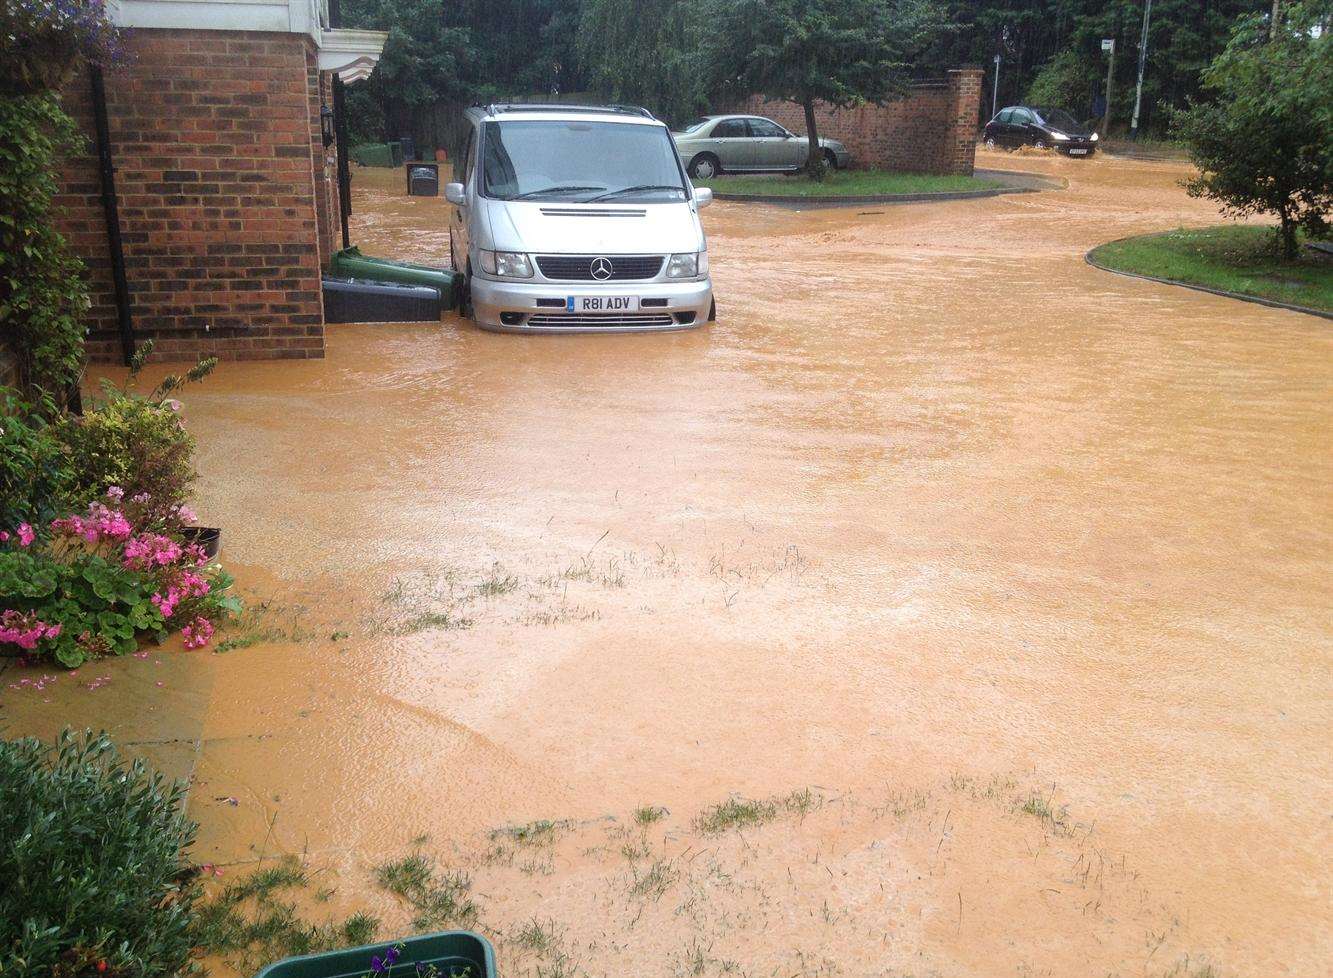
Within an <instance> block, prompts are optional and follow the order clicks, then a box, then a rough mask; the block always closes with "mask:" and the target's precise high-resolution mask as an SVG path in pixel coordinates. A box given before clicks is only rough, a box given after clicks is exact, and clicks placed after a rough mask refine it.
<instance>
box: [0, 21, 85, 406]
mask: <svg viewBox="0 0 1333 978" xmlns="http://www.w3.org/2000/svg"><path fill="white" fill-rule="evenodd" d="M0 9H5V8H4V7H3V5H0ZM4 36H5V34H4V30H3V29H0V38H3V37H4ZM0 64H7V62H6V59H5V58H4V57H0ZM78 140H79V136H78V131H77V129H76V128H75V126H74V123H73V121H72V120H71V119H70V118H69V116H68V115H66V114H65V112H64V111H63V110H62V109H61V108H60V102H59V100H58V99H57V98H56V96H55V95H52V94H44V95H30V96H27V97H24V98H0V333H4V334H7V335H6V336H5V339H7V340H8V341H9V342H10V343H11V344H12V345H13V347H14V352H15V353H16V354H17V356H18V364H19V377H20V380H21V381H22V383H23V385H24V386H25V387H29V388H34V389H37V390H40V391H44V392H45V393H47V394H48V395H50V397H52V398H54V399H55V401H56V402H57V403H63V400H64V398H65V396H66V394H67V392H68V391H69V390H70V389H71V388H72V387H73V386H74V384H75V382H76V381H77V380H78V377H79V372H80V371H81V370H82V368H83V336H84V327H83V323H82V316H83V314H84V312H85V311H86V310H87V309H88V288H87V285H86V284H85V282H84V280H83V275H82V273H83V265H82V263H81V262H80V261H79V260H78V259H77V258H75V257H74V256H73V255H71V254H70V253H69V249H68V247H67V246H66V244H65V240H64V238H62V237H61V236H60V235H59V234H57V233H56V231H55V230H54V228H53V227H52V226H51V197H52V195H54V193H55V191H56V180H55V175H56V174H57V173H58V172H59V167H58V165H57V161H58V159H59V158H60V156H61V155H62V153H63V152H64V151H65V150H67V149H69V148H70V147H72V146H74V145H76V144H77V142H78Z"/></svg>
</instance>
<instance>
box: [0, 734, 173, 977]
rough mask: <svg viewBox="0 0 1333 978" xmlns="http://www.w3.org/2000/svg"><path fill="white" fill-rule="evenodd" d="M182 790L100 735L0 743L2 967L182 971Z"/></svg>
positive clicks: (91, 972) (105, 973) (30, 972)
mask: <svg viewBox="0 0 1333 978" xmlns="http://www.w3.org/2000/svg"><path fill="white" fill-rule="evenodd" d="M184 801H185V785H184V784H183V783H181V782H175V783H170V784H169V783H168V782H167V781H166V780H165V779H164V778H163V777H162V775H160V774H156V773H153V772H151V771H150V770H149V769H148V767H147V766H146V765H145V764H144V763H143V762H142V761H135V762H133V763H131V764H126V763H124V762H123V761H122V760H121V759H120V757H119V756H118V755H117V753H116V750H115V748H114V747H113V746H112V744H111V741H110V740H109V739H108V738H107V736H106V735H105V734H100V735H97V736H93V735H92V734H91V732H88V733H85V734H84V735H82V736H76V735H74V734H72V733H71V732H70V731H68V730H67V731H65V733H63V734H62V735H61V737H60V739H59V741H58V742H57V743H56V744H55V745H54V746H53V747H49V746H47V745H45V744H43V743H41V742H40V741H38V740H35V739H33V738H26V739H24V740H16V741H4V742H0V879H3V880H4V885H3V886H0V962H2V963H0V970H3V972H4V974H5V975H14V976H23V978H27V976H33V978H35V976H38V975H41V976H44V978H81V976H89V978H131V976H133V978H158V976H163V978H165V976H169V975H176V974H178V973H181V972H183V971H184V970H185V969H187V968H188V967H189V966H190V965H189V957H190V951H191V945H192V932H193V925H194V919H195V911H194V901H195V900H196V899H197V897H198V889H199V888H198V885H197V883H196V882H195V875H196V874H195V871H194V870H193V869H192V867H190V866H189V865H188V864H187V862H186V859H185V851H186V850H187V849H188V848H189V846H190V845H191V843H192V842H193V841H194V835H195V828H196V826H195V825H194V823H193V822H191V821H189V820H188V819H187V818H186V817H185V815H184V814H183V807H184Z"/></svg>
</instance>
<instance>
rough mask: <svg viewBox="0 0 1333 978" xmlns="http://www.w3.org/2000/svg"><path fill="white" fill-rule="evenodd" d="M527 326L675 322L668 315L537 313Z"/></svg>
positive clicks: (652, 324) (662, 324) (602, 325)
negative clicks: (562, 314) (552, 314)
mask: <svg viewBox="0 0 1333 978" xmlns="http://www.w3.org/2000/svg"><path fill="white" fill-rule="evenodd" d="M527 324H528V325H529V326H537V327H545V328H547V329H562V328H563V329H574V328H579V327H585V326H601V327H604V328H610V329H614V328H615V327H617V326H621V327H624V326H675V325H676V320H675V319H673V318H672V317H671V316H670V315H668V314H665V313H663V314H661V315H656V316H654V315H645V314H643V313H638V314H636V313H621V314H615V315H610V316H607V315H600V316H599V315H565V316H546V315H543V314H541V313H537V314H536V315H534V316H529V317H528V323H527Z"/></svg>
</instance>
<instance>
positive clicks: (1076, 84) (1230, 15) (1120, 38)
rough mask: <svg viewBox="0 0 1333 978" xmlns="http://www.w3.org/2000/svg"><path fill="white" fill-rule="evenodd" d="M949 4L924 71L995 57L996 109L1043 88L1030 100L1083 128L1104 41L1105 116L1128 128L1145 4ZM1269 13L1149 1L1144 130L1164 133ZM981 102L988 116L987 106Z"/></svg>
mask: <svg viewBox="0 0 1333 978" xmlns="http://www.w3.org/2000/svg"><path fill="white" fill-rule="evenodd" d="M946 2H947V5H948V20H949V22H950V24H951V25H952V26H951V27H950V29H949V30H946V31H944V32H942V33H941V34H940V35H939V37H938V39H937V40H936V42H935V43H934V44H933V45H931V47H930V49H929V50H928V51H927V52H926V53H925V55H924V56H923V57H922V59H921V63H922V64H923V65H924V66H926V67H928V68H930V69H932V70H935V71H939V70H942V69H944V68H952V67H956V66H958V65H961V64H977V65H986V66H988V67H989V65H990V64H991V59H992V58H993V57H994V56H995V55H996V54H999V55H1001V56H1002V57H1003V58H1004V65H1003V67H1002V69H1001V71H1000V92H999V103H1000V105H1006V104H1007V105H1012V104H1014V103H1015V102H1020V101H1023V100H1025V99H1026V100H1029V101H1031V102H1038V104H1040V102H1039V100H1038V99H1037V98H1034V97H1033V92H1032V91H1031V86H1033V85H1036V84H1038V83H1040V86H1041V87H1040V88H1038V89H1037V90H1036V94H1037V95H1039V96H1041V99H1042V100H1047V101H1051V102H1052V103H1053V104H1058V106H1059V107H1060V108H1063V109H1067V110H1068V111H1070V112H1072V113H1073V114H1074V115H1075V116H1076V117H1079V118H1082V117H1084V116H1086V115H1087V114H1089V113H1090V112H1091V108H1092V102H1093V100H1094V98H1095V97H1096V94H1097V93H1099V92H1101V91H1102V90H1103V86H1104V84H1105V79H1106V60H1105V55H1103V54H1102V51H1101V39H1102V38H1107V37H1110V38H1115V39H1116V49H1117V53H1118V55H1119V56H1118V57H1117V58H1116V65H1115V68H1116V78H1115V85H1114V89H1115V92H1116V93H1117V97H1116V105H1115V106H1114V107H1113V113H1112V114H1113V116H1114V117H1115V118H1118V119H1123V120H1126V121H1127V120H1128V118H1129V106H1130V104H1131V103H1132V102H1133V98H1134V76H1135V74H1136V70H1137V64H1138V42H1139V26H1140V24H1141V23H1142V21H1143V2H1144V0H946ZM1271 7H1272V0H1153V7H1152V23H1151V25H1150V29H1149V36H1148V64H1147V71H1146V72H1145V74H1144V84H1143V122H1142V128H1143V129H1145V130H1149V131H1152V132H1154V133H1157V134H1162V133H1164V132H1165V129H1166V120H1167V117H1168V116H1169V114H1170V111H1171V110H1172V109H1178V108H1182V107H1183V106H1184V105H1185V103H1186V101H1187V100H1188V99H1189V98H1190V97H1194V96H1197V95H1198V94H1199V73H1200V72H1201V71H1202V70H1203V69H1204V68H1206V67H1207V66H1208V63H1209V62H1210V61H1212V59H1213V58H1215V57H1216V56H1217V55H1218V54H1219V53H1221V51H1222V48H1223V47H1224V46H1225V44H1226V39H1227V33H1228V30H1229V29H1230V27H1231V25H1232V24H1233V23H1234V22H1235V20H1236V18H1237V17H1238V16H1240V15H1241V14H1245V13H1267V12H1268V11H1269V10H1270V9H1271ZM1057 59H1058V60H1057ZM1043 76H1044V77H1043ZM988 82H989V73H988ZM1057 99H1058V100H1060V101H1057ZM983 101H984V106H985V109H986V110H987V111H989V109H990V99H989V98H987V99H984V100H983Z"/></svg>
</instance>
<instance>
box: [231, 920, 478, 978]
mask: <svg viewBox="0 0 1333 978" xmlns="http://www.w3.org/2000/svg"><path fill="white" fill-rule="evenodd" d="M391 947H399V948H400V950H401V955H402V956H401V957H399V959H398V962H397V963H396V964H395V965H394V966H393V968H392V969H391V970H389V971H387V972H381V975H382V976H384V975H387V976H388V978H416V976H417V974H418V973H419V972H418V970H417V965H421V966H422V967H423V969H424V968H425V967H426V966H427V965H434V966H435V967H436V968H437V969H438V974H439V975H440V978H495V950H494V949H493V948H492V947H491V942H490V941H488V940H486V938H484V937H482V936H481V935H480V934H474V933H473V932H472V931H470V930H449V931H441V932H439V933H437V934H422V935H420V936H418V937H407V938H404V939H403V940H401V941H388V942H386V943H382V944H367V945H366V946H365V947H353V948H347V949H345V950H342V951H326V952H325V953H324V954H307V955H305V956H303V957H299V958H287V959H286V960H285V961H278V962H276V963H274V964H271V965H269V966H268V967H267V968H265V969H264V970H263V971H261V972H259V974H258V975H256V976H255V978H362V976H363V975H367V974H369V973H370V959H371V958H374V957H383V956H384V952H385V951H387V950H389V948H391Z"/></svg>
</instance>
